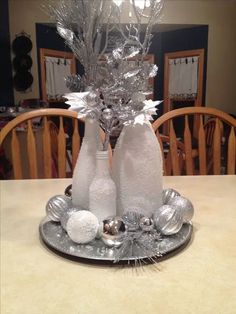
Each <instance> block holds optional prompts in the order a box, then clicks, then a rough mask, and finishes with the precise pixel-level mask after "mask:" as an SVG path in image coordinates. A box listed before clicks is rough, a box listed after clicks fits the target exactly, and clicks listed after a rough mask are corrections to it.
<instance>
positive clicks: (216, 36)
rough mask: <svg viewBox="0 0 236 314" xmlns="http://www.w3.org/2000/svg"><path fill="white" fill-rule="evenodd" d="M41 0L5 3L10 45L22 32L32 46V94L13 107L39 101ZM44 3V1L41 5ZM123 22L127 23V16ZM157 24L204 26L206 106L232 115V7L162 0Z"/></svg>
mask: <svg viewBox="0 0 236 314" xmlns="http://www.w3.org/2000/svg"><path fill="white" fill-rule="evenodd" d="M42 2H43V1H42V0H21V1H19V0H9V27H10V37H11V42H12V40H13V39H14V37H15V35H16V34H17V33H19V32H21V31H22V30H24V31H25V32H26V33H28V34H30V36H31V40H32V42H33V49H32V52H31V56H32V59H33V66H32V75H33V77H34V83H33V86H32V91H30V92H29V93H28V94H21V93H19V92H17V91H14V98H15V103H18V102H19V100H21V99H23V98H38V97H39V82H38V65H37V47H36V30H35V23H48V22H51V20H50V17H49V16H48V15H47V14H46V13H45V12H44V11H43V10H42V9H41V5H42ZM44 2H46V1H44ZM123 21H129V17H128V14H127V16H125V15H124V17H123ZM161 23H164V24H196V25H201V24H202V25H208V26H209V34H208V59H207V78H206V105H207V106H211V107H215V108H219V109H221V110H224V111H226V112H229V113H234V114H236V106H235V104H234V101H235V99H234V90H235V86H236V78H235V73H236V63H235V62H234V58H235V51H236V41H235V37H236V3H235V2H234V1H231V0H219V1H211V0H199V1H197V0H182V1H180V0H169V1H168V0H166V1H165V7H164V10H163V14H162V17H161Z"/></svg>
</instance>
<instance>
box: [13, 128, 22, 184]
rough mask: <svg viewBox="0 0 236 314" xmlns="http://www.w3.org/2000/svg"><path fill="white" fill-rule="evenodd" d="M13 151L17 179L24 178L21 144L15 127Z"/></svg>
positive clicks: (14, 170) (14, 171)
mask: <svg viewBox="0 0 236 314" xmlns="http://www.w3.org/2000/svg"><path fill="white" fill-rule="evenodd" d="M11 151H12V152H13V154H12V162H13V173H14V177H15V178H16V179H22V178H23V176H22V167H21V154H20V144H19V139H18V136H17V134H16V130H15V129H13V132H12V139H11Z"/></svg>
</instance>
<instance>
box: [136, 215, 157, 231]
mask: <svg viewBox="0 0 236 314" xmlns="http://www.w3.org/2000/svg"><path fill="white" fill-rule="evenodd" d="M139 225H140V228H141V229H142V230H143V231H146V232H148V231H151V230H153V229H154V222H153V219H152V218H149V217H142V218H141V219H140V223H139Z"/></svg>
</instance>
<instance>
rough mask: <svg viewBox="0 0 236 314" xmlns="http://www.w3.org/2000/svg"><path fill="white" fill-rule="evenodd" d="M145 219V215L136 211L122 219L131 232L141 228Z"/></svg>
mask: <svg viewBox="0 0 236 314" xmlns="http://www.w3.org/2000/svg"><path fill="white" fill-rule="evenodd" d="M142 217H143V214H141V213H139V212H138V211H136V210H129V211H127V212H126V213H125V214H124V215H123V216H122V219H123V220H124V222H125V225H126V226H127V228H128V230H129V231H135V230H138V229H139V228H140V226H139V223H140V219H141V218H142Z"/></svg>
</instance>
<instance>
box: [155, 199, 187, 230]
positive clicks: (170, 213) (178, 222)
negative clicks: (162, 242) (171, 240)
mask: <svg viewBox="0 0 236 314" xmlns="http://www.w3.org/2000/svg"><path fill="white" fill-rule="evenodd" d="M153 220H154V224H155V227H156V229H157V230H158V231H159V232H161V233H162V234H164V235H171V234H175V233H177V232H179V230H180V229H181V228H182V225H183V216H182V213H181V212H180V211H179V210H178V209H177V208H176V207H175V206H171V205H163V206H161V207H160V208H158V209H157V210H156V211H155V212H154V214H153Z"/></svg>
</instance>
